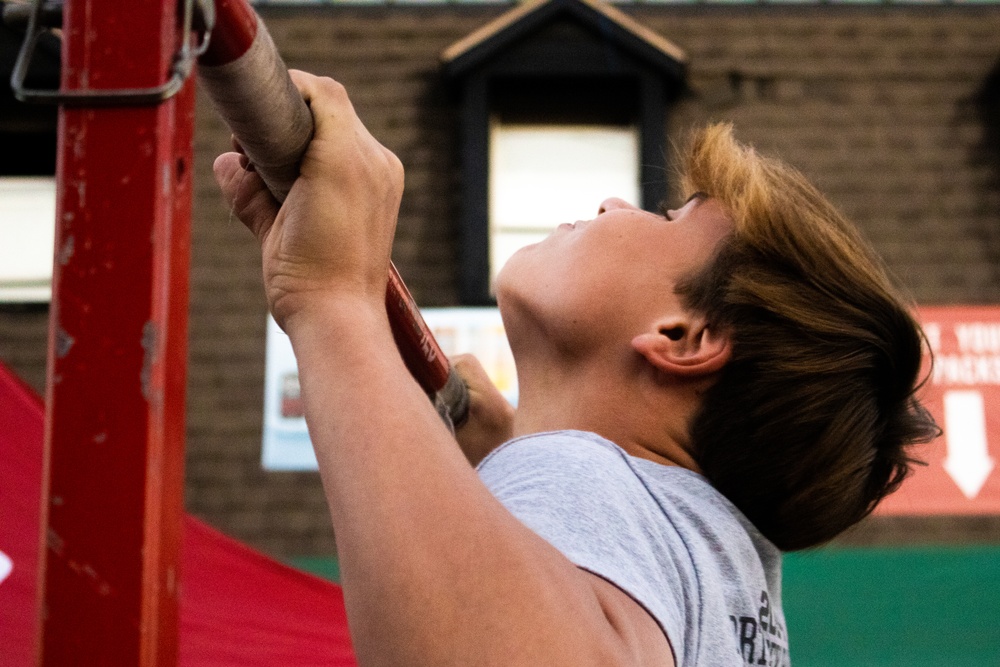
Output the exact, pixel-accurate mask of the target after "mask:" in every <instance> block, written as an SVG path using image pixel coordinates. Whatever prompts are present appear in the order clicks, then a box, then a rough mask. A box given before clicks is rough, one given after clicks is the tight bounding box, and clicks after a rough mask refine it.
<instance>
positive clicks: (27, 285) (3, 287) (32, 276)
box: [0, 176, 56, 303]
mask: <svg viewBox="0 0 1000 667" xmlns="http://www.w3.org/2000/svg"><path fill="white" fill-rule="evenodd" d="M55 219H56V179H55V177H54V176H0V303H47V302H48V301H50V300H51V299H52V248H53V246H54V244H55Z"/></svg>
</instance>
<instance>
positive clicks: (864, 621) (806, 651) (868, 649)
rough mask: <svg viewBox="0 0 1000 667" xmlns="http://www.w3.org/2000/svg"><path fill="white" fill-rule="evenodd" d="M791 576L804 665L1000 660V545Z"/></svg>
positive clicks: (888, 553) (859, 554)
mask: <svg viewBox="0 0 1000 667" xmlns="http://www.w3.org/2000/svg"><path fill="white" fill-rule="evenodd" d="M293 564H294V565H295V566H297V567H299V568H301V569H304V570H307V571H309V572H313V573H314V574H318V575H320V576H323V577H326V578H328V579H332V580H334V581H336V580H337V578H338V576H339V574H340V573H339V569H338V567H337V562H336V560H334V559H332V558H298V559H295V560H294V561H293ZM783 583H784V605H785V617H786V621H787V623H788V634H789V637H790V641H791V656H792V664H793V665H794V666H795V667H924V666H927V667H930V666H933V667H1000V546H983V547H962V548H959V547H954V548H912V547H911V548H891V549H889V548H878V549H876V548H851V549H846V548H828V549H822V550H817V551H813V552H808V553H796V554H789V555H787V556H786V557H785V568H784V582H783Z"/></svg>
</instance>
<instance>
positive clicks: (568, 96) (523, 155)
mask: <svg viewBox="0 0 1000 667" xmlns="http://www.w3.org/2000/svg"><path fill="white" fill-rule="evenodd" d="M441 60H442V64H443V69H444V73H445V75H446V76H447V77H448V78H449V79H450V80H451V81H453V82H454V85H455V86H456V88H457V90H458V92H459V98H460V100H461V117H462V126H461V132H462V181H463V184H462V189H463V191H462V210H461V219H460V222H459V232H460V234H459V239H458V241H459V257H460V266H459V272H458V287H459V290H458V291H459V298H460V299H461V303H462V304H463V305H470V306H471V305H480V306H486V305H491V304H493V303H494V301H495V299H494V290H493V281H494V279H495V277H496V275H497V272H498V271H499V269H500V268H501V267H502V266H503V264H504V262H505V261H506V260H507V258H508V257H510V255H511V254H513V253H514V252H515V251H516V250H517V249H518V248H520V247H522V246H524V245H526V244H529V243H534V242H537V241H539V240H541V239H542V238H544V237H545V236H546V235H548V234H549V233H550V232H551V231H552V229H553V228H554V227H556V226H558V225H559V224H561V223H564V222H570V223H572V222H575V221H576V220H588V219H591V218H593V217H594V216H595V215H596V213H597V209H598V206H599V205H600V202H601V201H603V200H604V199H605V198H607V197H612V196H613V197H620V198H622V199H624V200H626V201H628V202H630V203H632V204H634V205H636V206H638V207H640V208H644V209H647V210H655V209H656V208H658V206H659V205H660V203H661V202H662V201H663V200H664V198H665V197H666V193H667V182H666V181H667V179H666V176H667V174H666V169H665V153H666V136H665V130H666V123H667V106H668V104H669V103H670V102H671V101H672V100H674V99H676V98H677V96H678V95H679V94H680V92H681V90H682V89H683V87H684V81H683V80H684V71H685V61H686V56H685V55H684V52H683V51H681V50H680V49H679V48H678V47H677V46H676V45H675V44H673V43H671V42H669V41H668V40H666V39H664V38H663V37H661V36H659V35H657V34H655V33H653V32H652V31H650V30H649V29H647V28H645V27H644V26H642V25H640V24H639V23H637V22H636V21H635V20H634V19H632V18H630V17H628V16H626V15H625V14H623V13H621V12H620V11H618V10H617V9H615V8H614V7H611V6H610V5H606V4H603V3H589V2H581V1H579V0H548V1H547V2H540V3H524V4H521V5H518V6H517V7H515V8H514V9H512V10H511V11H509V12H507V13H506V14H503V15H501V16H499V17H497V18H496V19H495V20H493V21H491V22H490V23H488V24H487V25H485V26H482V27H481V28H480V29H478V30H476V31H475V32H473V33H471V34H470V35H468V36H467V37H465V38H463V39H461V40H459V41H458V42H455V43H454V44H452V45H451V46H449V47H448V48H447V49H445V51H444V52H443V53H442V54H441Z"/></svg>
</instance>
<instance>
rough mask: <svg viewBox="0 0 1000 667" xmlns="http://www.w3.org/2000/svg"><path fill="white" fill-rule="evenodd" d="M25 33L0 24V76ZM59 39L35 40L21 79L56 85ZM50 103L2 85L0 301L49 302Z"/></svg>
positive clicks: (52, 206)
mask: <svg viewBox="0 0 1000 667" xmlns="http://www.w3.org/2000/svg"><path fill="white" fill-rule="evenodd" d="M23 39H24V36H23V35H21V34H20V33H18V32H16V31H14V30H12V29H9V28H7V27H6V26H0V78H2V80H3V81H4V82H7V81H8V80H9V79H10V72H11V70H12V68H13V65H14V59H15V57H16V55H17V52H18V49H19V48H20V46H21V41H22V40H23ZM59 52H60V45H59V39H58V38H57V37H55V36H54V35H52V34H45V35H43V36H42V39H41V40H39V42H38V46H37V49H36V51H35V54H34V57H33V59H32V66H31V72H29V75H28V79H27V81H26V82H25V83H26V85H27V86H28V87H29V88H40V89H49V90H52V89H55V88H58V87H59ZM56 121H57V111H56V107H54V106H34V105H28V104H22V103H20V102H18V101H17V100H15V99H14V94H13V92H12V91H11V87H10V86H9V85H2V86H0V304H3V303H48V302H49V301H51V299H52V256H53V246H54V237H55V221H56V212H55V211H56V180H55V173H56Z"/></svg>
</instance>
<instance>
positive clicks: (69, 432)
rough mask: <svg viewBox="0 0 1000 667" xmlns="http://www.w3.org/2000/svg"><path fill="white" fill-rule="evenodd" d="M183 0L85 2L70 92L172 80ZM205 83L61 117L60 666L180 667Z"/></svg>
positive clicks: (56, 378)
mask: <svg viewBox="0 0 1000 667" xmlns="http://www.w3.org/2000/svg"><path fill="white" fill-rule="evenodd" d="M179 39H180V36H179V35H178V30H177V11H176V3H175V2H174V1H173V0H133V1H132V2H130V3H128V5H127V8H126V6H125V5H122V4H120V3H109V2H102V1H100V0H74V2H71V3H67V4H66V7H65V17H64V33H63V63H64V64H63V84H62V85H63V88H64V89H72V88H83V87H92V88H105V89H108V88H125V87H148V86H156V85H159V84H162V83H163V82H164V81H165V80H166V78H167V75H168V71H169V69H170V64H171V61H172V59H173V55H174V53H175V51H176V49H177V46H178V42H179ZM193 103H194V88H193V84H192V83H191V82H188V84H187V85H186V86H185V88H184V90H183V91H182V92H181V93H180V94H179V95H178V96H176V97H174V98H172V99H170V100H168V101H167V102H164V103H162V104H160V105H158V106H147V107H117V108H99V109H88V108H77V109H66V108H64V109H62V110H61V111H60V117H59V158H58V171H57V179H58V194H57V197H58V204H57V224H56V229H57V231H56V258H57V261H56V266H55V272H54V276H53V299H52V309H51V322H52V326H51V327H50V329H51V333H50V340H49V350H50V354H49V369H48V390H47V418H46V463H45V469H46V487H45V489H46V490H45V495H44V498H43V501H44V502H43V509H42V511H43V513H44V515H45V516H44V518H43V522H42V525H43V530H44V538H45V546H46V548H45V549H43V557H42V568H41V574H40V577H41V582H40V583H41V586H42V594H43V599H44V609H45V613H44V615H43V619H42V620H41V621H40V624H41V642H40V644H41V648H40V650H41V658H40V664H43V665H71V664H113V665H122V666H128V665H142V666H145V667H151V666H153V665H174V664H176V660H177V591H178V579H179V572H178V569H177V567H178V563H179V535H180V530H181V510H182V492H183V460H184V387H185V376H186V337H187V291H188V282H187V281H188V261H189V244H190V201H191V160H192V145H191V137H192V131H193V113H194V111H193Z"/></svg>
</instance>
